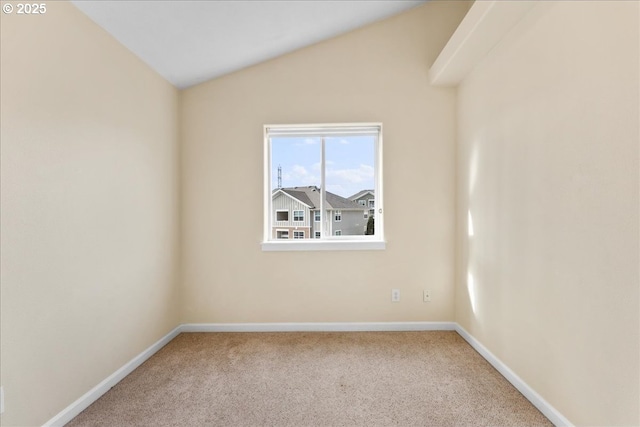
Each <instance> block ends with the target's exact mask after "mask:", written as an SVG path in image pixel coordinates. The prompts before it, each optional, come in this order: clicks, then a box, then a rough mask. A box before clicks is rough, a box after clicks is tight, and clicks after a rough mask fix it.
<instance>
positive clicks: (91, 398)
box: [43, 326, 180, 427]
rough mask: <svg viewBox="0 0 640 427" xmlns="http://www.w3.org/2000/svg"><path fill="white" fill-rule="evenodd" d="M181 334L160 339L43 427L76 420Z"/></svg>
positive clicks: (178, 328) (62, 424)
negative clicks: (81, 413)
mask: <svg viewBox="0 0 640 427" xmlns="http://www.w3.org/2000/svg"><path fill="white" fill-rule="evenodd" d="M179 333H180V326H178V327H177V328H175V329H174V330H172V331H171V332H169V333H168V334H167V335H165V336H164V337H162V338H160V339H159V340H158V341H157V342H156V343H155V344H153V345H152V346H151V347H149V348H147V349H146V350H145V351H143V352H142V353H140V354H139V355H137V356H136V357H134V358H133V359H131V361H129V362H128V363H127V364H125V365H124V366H123V367H122V368H120V369H118V370H117V371H115V372H114V373H113V374H111V375H110V376H109V377H107V378H106V379H104V380H103V381H102V382H101V383H100V384H98V385H97V386H95V387H94V388H92V389H91V390H89V391H88V392H86V393H85V394H84V395H83V396H82V397H80V398H79V399H78V400H76V401H75V402H73V403H72V404H71V405H69V406H67V407H66V408H65V409H63V410H62V411H60V413H58V415H56V416H55V417H53V418H51V419H50V420H49V421H47V422H46V423H45V424H44V426H43V427H57V426H64V425H65V424H66V423H68V422H69V421H71V420H72V419H73V418H75V417H76V416H77V415H78V414H79V413H80V412H82V411H84V410H85V409H87V408H88V407H89V406H90V405H91V404H92V403H93V402H95V401H96V400H98V399H99V398H100V396H102V395H103V394H105V393H106V392H108V391H109V390H110V389H111V388H112V387H113V386H115V385H116V384H118V383H119V382H120V381H121V380H122V379H123V378H124V377H126V376H127V375H129V374H130V373H131V372H133V370H134V369H136V368H137V367H138V366H140V365H142V364H143V363H144V362H145V361H146V360H147V359H149V358H150V357H151V356H153V355H154V354H155V353H156V352H157V351H158V350H160V349H161V348H162V347H164V346H165V345H167V344H168V343H169V341H171V340H172V339H174V338H175V337H176V336H177V335H178V334H179Z"/></svg>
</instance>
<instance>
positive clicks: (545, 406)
mask: <svg viewBox="0 0 640 427" xmlns="http://www.w3.org/2000/svg"><path fill="white" fill-rule="evenodd" d="M455 325H456V327H455V331H456V332H457V333H458V334H459V335H460V336H461V337H462V338H464V339H465V341H467V342H468V343H469V345H470V346H471V347H473V348H474V349H475V350H476V351H477V352H478V353H480V355H481V356H482V357H484V358H485V359H486V361H487V362H489V363H490V364H491V366H493V367H494V368H496V370H497V371H498V372H500V374H502V376H503V377H505V379H506V380H507V381H509V382H510V383H511V385H513V386H514V387H515V388H516V389H518V391H519V392H520V393H522V395H523V396H524V397H526V398H527V400H528V401H529V402H531V404H532V405H533V406H535V407H536V408H538V410H539V411H540V412H542V413H543V414H544V416H545V417H547V418H549V420H550V421H551V422H552V423H553V424H554V425H556V426H573V424H571V422H570V421H569V420H568V419H566V418H565V417H564V416H563V415H562V414H561V413H560V412H559V411H558V410H557V409H556V408H554V407H553V406H551V404H550V403H549V402H547V401H546V400H544V399H543V398H542V396H540V395H539V394H538V393H537V392H536V391H535V390H534V389H532V388H531V387H530V386H529V385H528V384H527V383H526V382H524V380H522V378H520V377H519V376H518V375H516V373H515V372H513V371H512V370H511V369H510V368H509V367H508V366H507V365H505V364H504V363H503V362H502V361H501V360H500V359H498V358H497V357H496V356H495V355H494V354H493V353H491V352H490V351H489V350H488V349H487V348H486V347H485V346H484V345H482V344H481V343H480V341H478V340H477V339H475V338H474V337H473V336H472V335H471V334H470V333H469V332H467V331H466V330H465V329H464V328H463V327H462V326H460V325H459V324H457V323H456V324H455Z"/></svg>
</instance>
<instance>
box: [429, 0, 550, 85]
mask: <svg viewBox="0 0 640 427" xmlns="http://www.w3.org/2000/svg"><path fill="white" fill-rule="evenodd" d="M535 3H537V2H535V1H501V0H493V1H477V2H475V3H474V4H473V6H471V8H470V9H469V11H468V12H467V14H466V15H465V17H464V19H463V20H462V22H460V25H458V28H457V29H456V31H455V32H454V33H453V35H452V36H451V38H450V39H449V41H448V42H447V44H446V45H445V47H444V48H443V49H442V51H441V52H440V54H439V55H438V58H437V59H436V60H435V62H434V63H433V65H432V66H431V69H430V70H429V78H430V80H431V84H434V85H437V86H456V85H458V84H459V83H460V82H461V81H462V80H464V78H465V77H466V76H467V74H468V73H469V72H470V71H471V70H473V68H474V67H475V66H476V64H478V63H479V62H480V61H481V60H482V58H484V57H485V55H486V54H487V53H489V51H490V50H491V49H492V48H493V47H494V46H495V45H496V44H498V43H499V42H500V40H501V39H502V38H503V37H504V35H505V34H506V33H507V32H508V31H509V30H510V29H511V28H513V26H514V25H516V24H517V23H518V22H519V21H520V20H521V19H522V18H523V17H524V16H525V15H526V14H527V13H528V12H529V10H530V9H531V7H533V5H534V4H535Z"/></svg>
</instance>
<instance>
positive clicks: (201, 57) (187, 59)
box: [72, 0, 424, 88]
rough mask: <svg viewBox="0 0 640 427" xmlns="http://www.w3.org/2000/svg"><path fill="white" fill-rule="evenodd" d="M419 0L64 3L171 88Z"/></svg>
mask: <svg viewBox="0 0 640 427" xmlns="http://www.w3.org/2000/svg"><path fill="white" fill-rule="evenodd" d="M423 2H424V0H419V1H398V0H393V1H392V0H383V1H365V0H339V1H335V0H334V1H327V0H321V1H315V0H297V1H256V0H253V1H251V0H248V1H202V0H200V1H190V0H187V1H182V0H172V1H156V0H146V1H121V0H101V1H85V0H75V1H72V3H73V4H75V5H76V7H78V9H80V10H81V11H82V12H84V13H85V14H86V15H87V16H89V17H90V18H91V19H92V20H93V21H94V22H96V23H97V24H98V25H100V26H101V27H102V28H104V29H105V30H106V31H107V32H108V33H110V34H111V35H112V36H113V37H115V38H116V39H117V40H118V41H120V43H122V44H123V45H124V46H126V47H127V48H128V49H129V50H131V51H132V52H133V53H134V54H135V55H137V56H138V57H139V58H140V59H142V60H143V61H144V62H146V63H147V64H148V65H149V66H150V67H151V68H153V69H154V70H155V71H156V72H158V73H159V74H160V75H161V76H163V77H164V78H165V79H167V80H168V81H169V82H171V83H172V84H174V85H175V86H177V87H179V88H185V87H189V86H192V85H194V84H198V83H201V82H203V81H206V80H209V79H212V78H215V77H218V76H221V75H223V74H226V73H230V72H233V71H236V70H239V69H241V68H244V67H248V66H250V65H253V64H256V63H259V62H262V61H265V60H268V59H271V58H274V57H277V56H279V55H282V54H285V53H288V52H291V51H294V50H296V49H300V48H302V47H305V46H308V45H310V44H313V43H317V42H319V41H322V40H326V39H329V38H331V37H335V36H337V35H339V34H342V33H345V32H348V31H351V30H354V29H356V28H359V27H362V26H364V25H366V24H369V23H372V22H375V21H379V20H382V19H384V18H387V17H389V16H392V15H394V14H397V13H400V12H402V11H405V10H407V9H409V8H412V7H414V6H417V5H419V4H421V3H423Z"/></svg>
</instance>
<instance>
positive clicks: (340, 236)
mask: <svg viewBox="0 0 640 427" xmlns="http://www.w3.org/2000/svg"><path fill="white" fill-rule="evenodd" d="M264 161H265V163H264V173H265V175H264V207H265V208H264V239H263V244H262V247H263V250H327V249H328V250H341V249H357V250H360V249H384V247H385V242H384V221H383V210H382V208H383V204H382V200H383V199H382V125H381V124H379V123H365V124H328V125H266V126H265V127H264ZM366 192H371V193H375V195H376V200H377V201H378V203H377V204H376V206H377V207H376V209H375V215H373V216H374V218H375V226H374V227H369V228H368V229H367V228H366V227H365V226H366V224H367V219H368V218H370V217H371V216H372V214H371V212H369V213H367V211H366V210H365V209H364V208H367V209H373V206H369V205H368V201H366V200H362V201H361V200H359V197H358V196H359V195H362V194H364V193H366ZM301 208H302V210H300V209H301ZM293 209H296V210H293ZM290 211H292V216H293V218H292V219H293V221H295V222H302V221H305V220H306V219H305V212H309V213H310V212H313V220H314V222H315V223H316V224H315V225H314V226H313V228H314V230H313V231H308V233H313V237H314V238H313V239H309V238H306V239H304V241H297V242H295V243H294V242H290V243H286V244H285V243H284V242H282V243H277V242H276V241H277V240H278V237H277V236H278V233H274V230H276V226H278V225H279V226H280V227H282V226H283V225H284V224H282V223H283V222H288V221H289V212H290ZM336 222H339V223H340V230H337V231H339V233H338V232H336V230H335V229H334V227H333V224H334V223H336ZM291 233H292V234H293V239H292V240H296V239H298V238H297V237H296V236H297V234H296V233H294V232H293V231H292V232H291ZM306 233H307V232H306V231H305V232H303V235H304V234H306ZM274 236H276V237H275V238H274ZM288 237H289V236H288V234H287V238H288ZM307 237H311V235H310V234H309V235H307ZM300 239H303V238H300Z"/></svg>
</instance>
